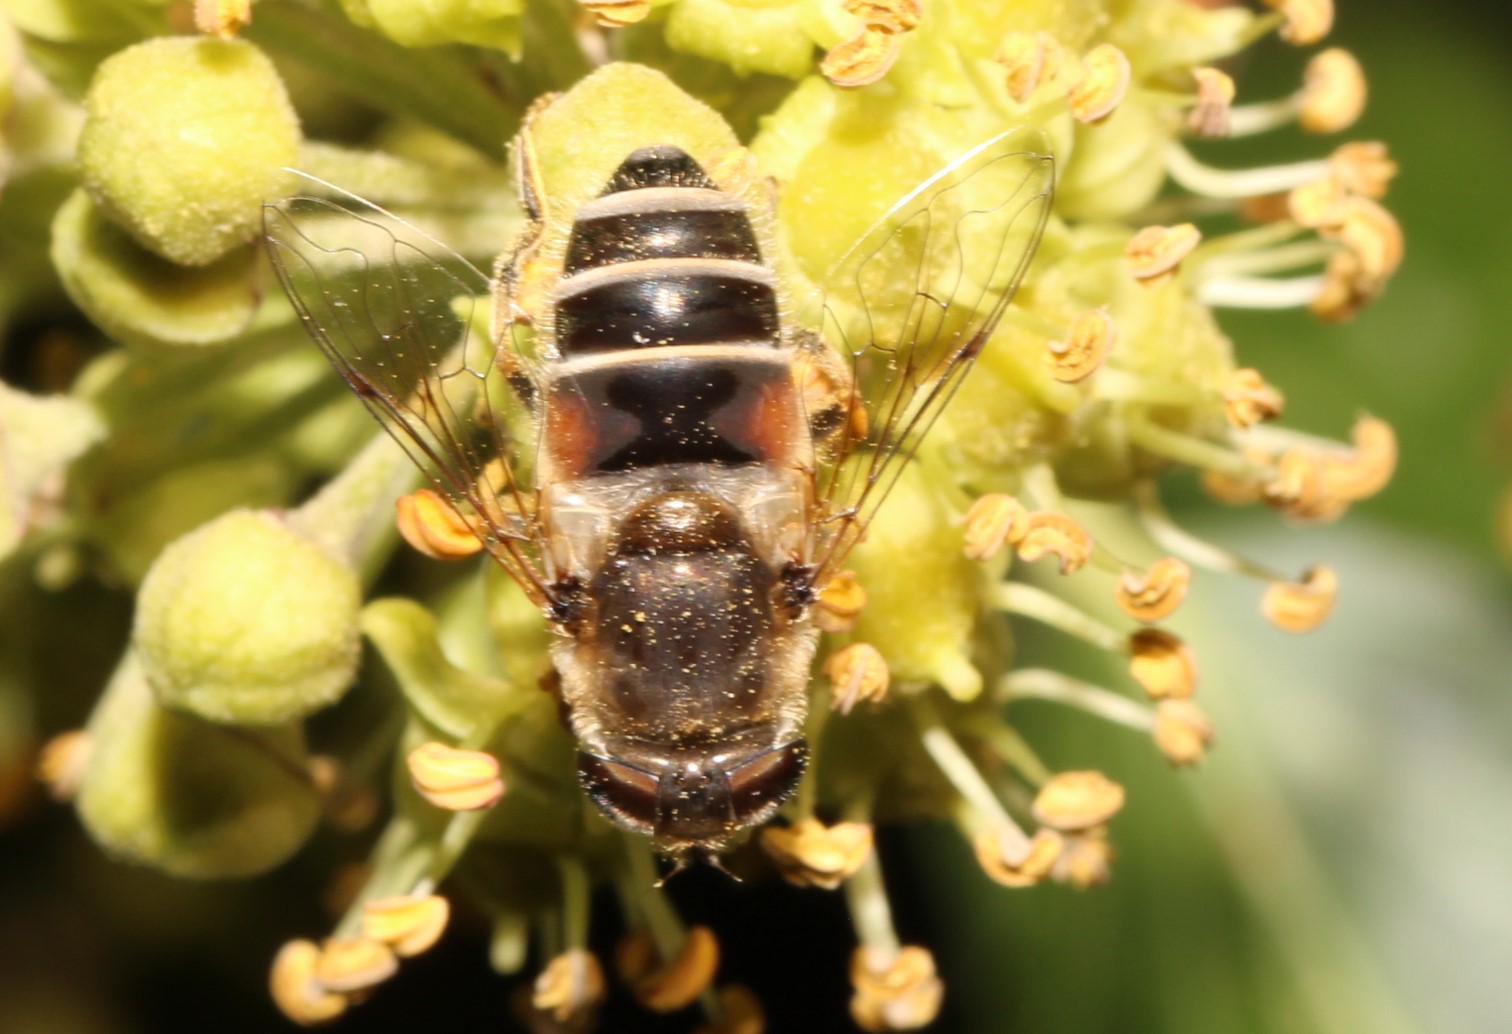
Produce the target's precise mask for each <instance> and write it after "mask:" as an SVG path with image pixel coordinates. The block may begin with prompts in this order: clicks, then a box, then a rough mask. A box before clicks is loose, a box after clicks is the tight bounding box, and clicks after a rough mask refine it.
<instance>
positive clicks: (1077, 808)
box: [1034, 771, 1124, 833]
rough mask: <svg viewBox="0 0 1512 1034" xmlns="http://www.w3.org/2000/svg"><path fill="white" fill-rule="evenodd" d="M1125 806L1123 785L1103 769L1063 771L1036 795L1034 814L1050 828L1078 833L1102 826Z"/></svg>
mask: <svg viewBox="0 0 1512 1034" xmlns="http://www.w3.org/2000/svg"><path fill="white" fill-rule="evenodd" d="M1123 806H1124V788H1123V787H1122V786H1120V785H1118V784H1117V783H1115V782H1113V780H1111V779H1109V778H1108V777H1107V776H1105V775H1103V774H1102V773H1101V772H1096V771H1084V772H1062V773H1060V774H1059V775H1057V776H1056V777H1055V778H1054V779H1052V780H1050V782H1048V783H1046V784H1045V785H1044V786H1043V787H1042V788H1041V789H1040V792H1039V793H1038V794H1036V795H1035V797H1034V817H1035V818H1036V819H1038V820H1039V821H1040V822H1042V823H1044V824H1045V825H1046V826H1049V827H1050V828H1051V829H1055V830H1059V831H1060V832H1062V833H1077V832H1080V831H1082V830H1084V829H1089V828H1091V827H1093V826H1101V825H1103V824H1104V823H1106V822H1108V821H1109V820H1110V819H1112V818H1113V816H1114V815H1117V814H1118V813H1119V812H1120V811H1121V810H1123Z"/></svg>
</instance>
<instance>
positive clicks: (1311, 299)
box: [1197, 276, 1325, 309]
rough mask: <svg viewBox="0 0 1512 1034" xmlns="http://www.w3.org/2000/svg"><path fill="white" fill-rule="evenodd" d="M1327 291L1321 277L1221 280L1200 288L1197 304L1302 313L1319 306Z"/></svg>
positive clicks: (1236, 278)
mask: <svg viewBox="0 0 1512 1034" xmlns="http://www.w3.org/2000/svg"><path fill="white" fill-rule="evenodd" d="M1324 287H1325V278H1324V277H1321V276H1301V277H1291V278H1288V279H1285V280H1272V279H1269V278H1266V277H1243V276H1233V277H1217V278H1214V279H1212V280H1204V281H1203V282H1202V283H1201V284H1200V285H1199V286H1198V288H1197V300H1198V301H1199V302H1201V303H1202V304H1203V305H1206V306H1207V307H1208V308H1210V309H1300V308H1303V307H1304V306H1310V305H1315V304H1316V302H1317V300H1318V298H1319V297H1320V296H1321V294H1322V293H1323V291H1324Z"/></svg>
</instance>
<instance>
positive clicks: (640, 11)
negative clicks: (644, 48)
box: [578, 0, 651, 29]
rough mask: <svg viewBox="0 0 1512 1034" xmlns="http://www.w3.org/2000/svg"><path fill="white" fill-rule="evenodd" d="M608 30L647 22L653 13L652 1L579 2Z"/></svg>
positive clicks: (592, 0) (607, 0) (591, 0)
mask: <svg viewBox="0 0 1512 1034" xmlns="http://www.w3.org/2000/svg"><path fill="white" fill-rule="evenodd" d="M578 2H579V3H581V4H582V5H583V8H584V9H585V10H587V11H589V12H591V13H592V14H593V16H594V18H595V19H597V20H598V23H599V24H600V25H602V26H603V27H604V28H606V29H619V28H623V27H625V26H626V25H634V24H635V23H636V22H640V21H645V19H646V15H648V14H650V13H651V3H650V0H578Z"/></svg>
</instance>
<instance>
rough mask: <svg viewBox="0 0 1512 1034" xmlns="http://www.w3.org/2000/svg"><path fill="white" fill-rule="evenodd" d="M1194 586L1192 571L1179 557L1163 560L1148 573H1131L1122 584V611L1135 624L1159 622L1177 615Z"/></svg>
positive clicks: (1120, 600)
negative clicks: (1137, 622)
mask: <svg viewBox="0 0 1512 1034" xmlns="http://www.w3.org/2000/svg"><path fill="white" fill-rule="evenodd" d="M1191 584H1192V569H1191V568H1190V567H1188V566H1187V565H1186V564H1185V563H1184V562H1183V561H1181V560H1178V559H1176V558H1175V557H1162V558H1161V559H1159V560H1157V561H1155V563H1153V564H1151V565H1150V568H1149V570H1147V571H1144V572H1142V573H1141V572H1137V571H1127V572H1125V573H1124V574H1123V575H1122V576H1121V577H1120V578H1119V580H1118V589H1117V590H1116V593H1115V595H1116V598H1117V600H1118V606H1119V609H1120V610H1122V611H1123V612H1124V613H1125V614H1127V615H1129V617H1131V618H1133V619H1134V620H1135V621H1144V622H1151V621H1159V620H1161V619H1162V618H1166V617H1169V616H1170V615H1171V614H1173V613H1175V611H1176V608H1177V607H1179V606H1181V601H1182V600H1184V599H1186V594H1187V587H1188V586H1190V585H1191Z"/></svg>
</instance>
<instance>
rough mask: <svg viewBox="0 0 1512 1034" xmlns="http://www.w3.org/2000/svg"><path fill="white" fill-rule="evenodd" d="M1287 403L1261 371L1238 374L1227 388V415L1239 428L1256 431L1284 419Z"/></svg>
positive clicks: (1239, 370) (1224, 390)
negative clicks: (1253, 428)
mask: <svg viewBox="0 0 1512 1034" xmlns="http://www.w3.org/2000/svg"><path fill="white" fill-rule="evenodd" d="M1285 405H1286V400H1285V399H1283V398H1282V397H1281V392H1279V391H1277V390H1276V389H1275V388H1274V387H1272V386H1271V385H1270V384H1267V383H1266V381H1265V378H1264V377H1262V376H1261V375H1260V371H1259V370H1256V369H1252V368H1250V367H1247V366H1246V367H1243V368H1241V369H1238V370H1235V371H1234V372H1233V373H1231V374H1230V375H1229V378H1228V383H1227V384H1225V385H1224V387H1223V415H1224V416H1225V417H1227V418H1228V422H1229V423H1230V424H1232V425H1234V426H1235V427H1239V428H1245V427H1253V426H1254V425H1255V424H1259V423H1263V422H1265V421H1267V420H1274V419H1276V418H1277V417H1279V416H1280V415H1281V411H1282V409H1283V408H1285Z"/></svg>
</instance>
